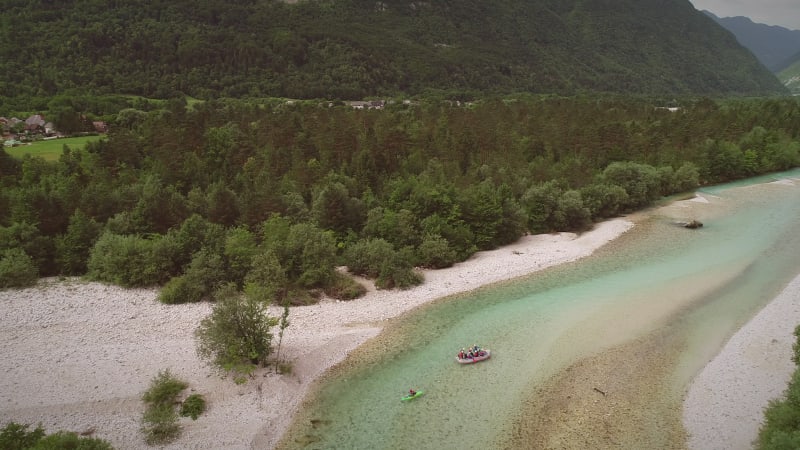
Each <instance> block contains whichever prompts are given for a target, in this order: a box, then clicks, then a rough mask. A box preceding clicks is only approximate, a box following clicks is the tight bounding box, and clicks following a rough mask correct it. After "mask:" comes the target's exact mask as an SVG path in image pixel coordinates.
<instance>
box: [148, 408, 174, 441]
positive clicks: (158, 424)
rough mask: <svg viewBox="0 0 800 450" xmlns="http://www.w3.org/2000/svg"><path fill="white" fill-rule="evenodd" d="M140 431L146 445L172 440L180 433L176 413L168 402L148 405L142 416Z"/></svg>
mask: <svg viewBox="0 0 800 450" xmlns="http://www.w3.org/2000/svg"><path fill="white" fill-rule="evenodd" d="M142 433H144V440H145V442H147V444H148V445H159V444H166V443H168V442H172V441H174V440H175V439H177V438H178V437H179V436H180V435H181V427H180V425H179V424H178V415H177V413H175V408H174V407H173V406H172V405H168V404H157V405H151V406H148V407H147V409H145V411H144V416H143V417H142Z"/></svg>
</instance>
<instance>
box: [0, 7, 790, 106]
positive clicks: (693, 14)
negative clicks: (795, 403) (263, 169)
mask: <svg viewBox="0 0 800 450" xmlns="http://www.w3.org/2000/svg"><path fill="white" fill-rule="evenodd" d="M0 35H1V36H2V42H3V45H2V46H0V69H2V72H3V73H5V74H6V77H3V79H0V88H2V92H3V93H4V94H5V95H6V96H8V97H14V98H15V100H14V101H15V102H17V103H20V99H22V100H26V99H30V98H34V97H46V96H52V95H55V94H62V93H65V92H75V91H79V90H80V91H88V92H91V93H94V94H104V93H129V94H139V95H146V96H152V97H160V98H166V97H171V96H175V95H177V94H179V93H183V94H188V95H192V96H195V97H200V98H213V97H219V96H229V97H243V96H286V97H293V98H333V99H335V98H340V99H358V98H363V97H368V96H377V95H380V96H387V95H417V94H421V93H431V92H438V93H445V94H447V95H451V96H457V95H464V96H474V95H475V94H486V93H509V92H520V91H527V92H533V93H560V94H574V93H578V92H626V93H628V92H630V93H647V94H703V95H717V94H722V95H728V94H744V95H765V94H776V93H777V94H785V93H786V91H785V89H784V88H783V86H782V85H781V84H780V82H779V81H778V80H777V79H776V78H775V77H774V76H773V75H772V74H770V73H769V72H768V71H767V70H765V69H764V68H763V67H762V66H761V65H760V64H759V63H758V61H757V60H756V59H755V58H754V57H753V56H752V55H751V54H750V53H749V52H748V51H747V50H746V49H744V48H743V47H742V46H741V45H739V44H738V43H737V42H736V39H735V38H734V37H733V36H732V35H731V34H730V33H728V32H726V31H725V30H724V29H722V28H721V27H719V26H718V25H717V24H715V23H714V22H713V20H711V19H710V18H708V17H706V16H705V15H704V14H702V13H700V12H699V11H697V10H695V9H694V8H693V7H692V6H691V4H690V3H689V2H688V0H617V1H613V2H609V1H600V0H529V1H528V0H526V1H523V0H491V1H486V0H483V1H479V0H461V1H457V2H456V1H436V2H415V1H408V0H384V1H375V0H335V1H333V0H320V1H316V0H315V1H301V2H296V3H294V2H293V3H286V2H281V1H273V0H225V1H222V0H205V1H203V2H196V1H191V0H147V1H145V0H126V1H124V2H123V1H98V0H64V1H52V0H7V1H6V2H4V8H3V12H2V15H0ZM6 101H9V100H8V99H6Z"/></svg>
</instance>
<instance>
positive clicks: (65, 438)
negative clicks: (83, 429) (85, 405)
mask: <svg viewBox="0 0 800 450" xmlns="http://www.w3.org/2000/svg"><path fill="white" fill-rule="evenodd" d="M113 448H114V447H112V446H111V444H110V443H109V442H108V441H105V440H103V439H98V438H92V437H82V436H78V435H77V433H73V432H71V431H59V432H56V433H53V434H50V435H48V436H45V437H44V438H42V440H40V441H39V442H37V443H36V446H35V447H34V449H35V450H56V449H78V450H112V449H113Z"/></svg>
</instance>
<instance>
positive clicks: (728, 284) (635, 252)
mask: <svg viewBox="0 0 800 450" xmlns="http://www.w3.org/2000/svg"><path fill="white" fill-rule="evenodd" d="M798 178H800V171H791V172H785V173H782V174H777V175H771V176H769V177H762V178H758V179H753V180H748V181H747V182H742V183H737V184H728V185H723V186H716V187H713V188H707V189H703V190H701V191H699V192H698V194H699V195H701V196H703V197H705V198H707V199H709V202H708V203H705V202H680V204H671V205H669V206H666V207H662V208H657V209H654V210H652V211H648V212H644V213H640V214H637V215H636V217H635V221H636V223H637V225H636V226H635V227H634V228H633V230H631V231H630V232H628V233H626V234H625V235H623V236H622V237H620V238H618V239H617V240H615V241H613V242H612V243H610V244H608V245H606V246H605V247H603V248H601V249H600V250H598V251H597V252H595V253H594V254H593V255H591V256H589V257H587V258H584V259H582V260H580V261H578V262H575V263H571V264H566V265H562V266H558V267H555V268H552V269H548V270H545V271H542V272H537V273H535V274H532V275H531V276H529V277H526V278H523V279H519V280H515V281H513V282H509V283H503V284H500V285H495V286H490V287H486V288H483V289H479V290H476V291H474V292H471V293H469V294H465V295H458V296H453V297H449V298H445V299H441V300H439V301H436V302H434V303H432V304H430V305H428V306H425V307H422V308H419V309H418V310H415V311H413V312H411V313H409V314H406V315H405V316H403V317H402V318H400V319H399V320H397V321H396V323H394V324H393V325H391V326H389V327H388V328H387V329H386V331H385V332H384V333H382V335H381V336H380V337H379V338H376V339H375V340H373V341H370V342H369V343H367V344H365V345H364V346H363V347H362V348H360V349H359V350H358V351H356V352H354V354H353V356H352V357H350V358H348V360H346V361H345V362H344V363H342V364H340V365H339V366H338V367H336V368H334V369H333V370H331V371H330V372H329V373H328V374H327V375H326V376H325V377H323V378H324V379H323V380H322V381H321V382H320V383H319V384H318V385H317V386H316V387H315V388H314V389H313V392H312V394H311V395H310V397H309V400H308V401H307V404H306V405H305V406H304V408H303V410H302V411H301V412H300V413H299V414H298V418H297V420H296V422H295V424H294V425H293V427H292V428H291V429H290V430H289V432H288V433H287V435H286V436H285V438H284V440H283V442H282V444H281V445H280V447H285V448H309V449H311V448H313V449H448V448H453V449H455V448H459V449H486V448H505V447H506V446H507V445H506V444H501V443H503V442H508V440H507V438H508V436H509V435H510V434H511V433H513V428H514V426H515V424H517V425H518V420H519V417H520V411H521V410H522V409H523V403H524V402H525V401H526V400H530V395H531V392H534V391H535V389H536V387H537V386H538V385H540V384H542V383H544V382H545V381H546V380H548V379H550V378H551V377H553V376H554V375H556V374H559V373H561V371H563V370H565V368H567V367H569V366H570V365H572V364H575V363H576V362H577V361H580V360H581V359H583V358H587V357H591V356H592V355H596V354H598V353H600V352H603V351H605V350H607V349H610V348H612V347H614V346H619V345H624V344H625V343H627V342H630V341H632V340H634V339H636V338H637V337H640V336H643V335H646V334H647V333H650V332H652V331H653V330H656V329H659V328H662V327H665V326H670V327H674V328H675V329H677V330H678V331H677V333H679V334H680V336H681V340H682V344H681V345H682V347H681V349H682V350H681V354H680V357H679V358H678V359H677V363H676V364H674V367H671V369H670V370H669V371H668V376H667V383H668V384H669V385H670V386H671V389H672V391H673V392H675V393H677V394H678V395H680V394H681V393H682V392H683V391H684V390H685V388H686V386H687V384H688V382H689V381H690V380H691V377H692V376H693V375H694V374H695V373H697V372H698V371H699V370H700V369H701V368H702V367H703V365H704V364H705V362H706V361H708V360H709V359H710V358H711V357H713V355H714V354H715V353H716V352H717V351H718V350H719V348H720V347H721V345H722V344H723V343H724V342H725V340H726V339H727V338H728V337H729V336H730V335H731V334H732V333H733V332H735V331H736V330H737V329H738V328H739V327H741V326H742V325H743V324H744V323H745V322H746V321H747V320H748V319H749V318H751V317H752V316H753V315H754V314H755V313H756V312H757V311H758V310H759V309H760V308H762V307H763V306H764V305H765V304H766V303H767V302H769V301H770V300H771V299H772V298H774V297H775V296H776V295H777V293H778V292H780V291H781V289H782V288H783V287H784V286H785V285H786V284H787V283H788V282H789V281H790V280H791V279H792V278H794V277H795V276H797V275H798V274H799V273H800V258H798V257H797V255H799V254H800V235H798V233H797V224H798V223H800V183H798V185H797V186H795V185H793V184H790V183H770V182H771V181H774V180H778V179H795V180H797V179H798ZM692 218H696V219H699V220H701V221H702V222H703V223H704V224H705V226H704V227H703V228H701V229H698V230H687V229H685V228H683V227H680V226H678V225H676V223H678V222H680V221H684V220H688V219H692ZM472 344H479V345H481V346H484V347H487V348H490V349H491V350H492V353H493V355H492V358H491V359H490V360H488V361H485V362H481V363H478V364H474V365H465V366H462V365H459V364H457V363H456V362H455V361H454V355H455V353H456V352H457V351H458V349H459V348H461V347H466V346H468V345H472ZM411 387H413V388H415V389H417V390H424V391H425V394H424V395H423V396H422V397H420V398H418V399H415V400H413V401H410V402H401V401H400V397H401V396H402V395H403V394H404V392H406V391H407V390H408V389H409V388H411Z"/></svg>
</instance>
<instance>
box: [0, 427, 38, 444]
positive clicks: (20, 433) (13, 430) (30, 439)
mask: <svg viewBox="0 0 800 450" xmlns="http://www.w3.org/2000/svg"><path fill="white" fill-rule="evenodd" d="M28 427H29V425H22V424H19V423H15V422H9V423H8V424H7V425H6V426H5V427H3V429H2V431H0V448H2V449H6V450H23V449H26V448H31V447H33V446H34V445H36V443H37V442H39V441H40V440H41V439H42V438H43V437H44V436H45V433H44V428H42V426H41V425H39V426H37V427H36V428H35V429H34V430H33V431H28Z"/></svg>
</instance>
